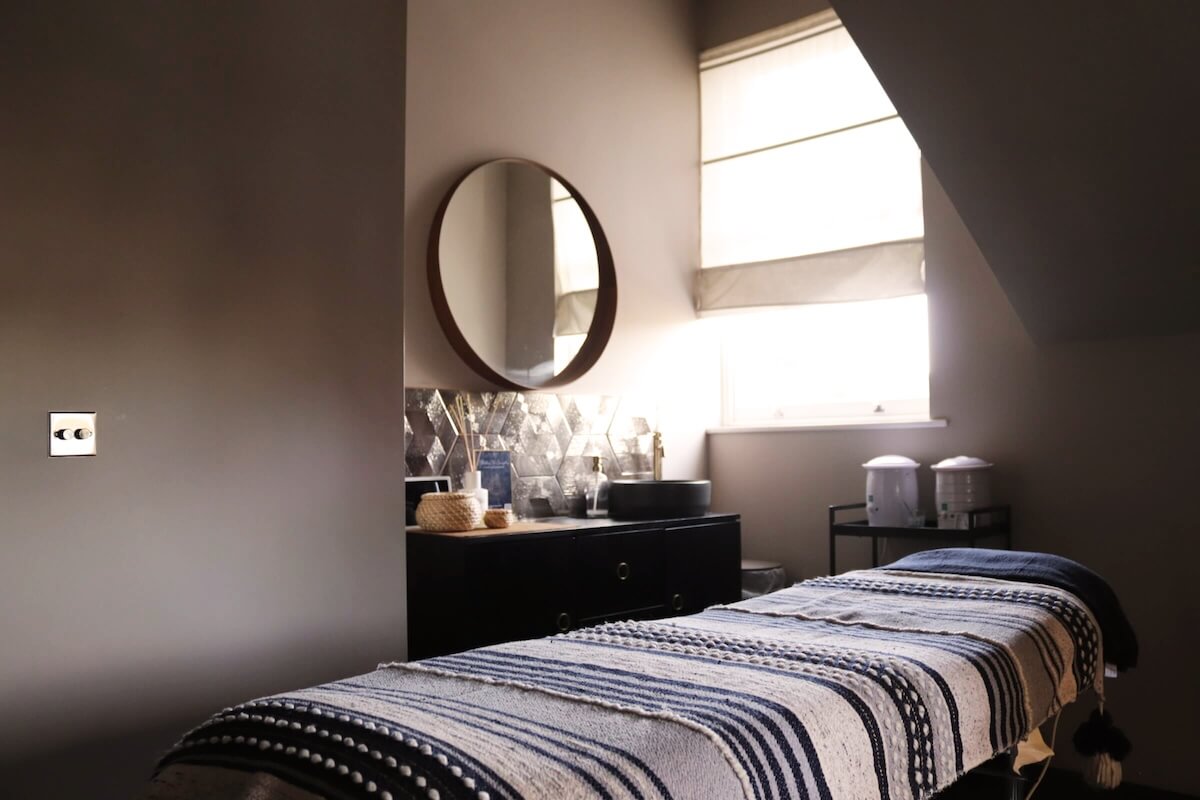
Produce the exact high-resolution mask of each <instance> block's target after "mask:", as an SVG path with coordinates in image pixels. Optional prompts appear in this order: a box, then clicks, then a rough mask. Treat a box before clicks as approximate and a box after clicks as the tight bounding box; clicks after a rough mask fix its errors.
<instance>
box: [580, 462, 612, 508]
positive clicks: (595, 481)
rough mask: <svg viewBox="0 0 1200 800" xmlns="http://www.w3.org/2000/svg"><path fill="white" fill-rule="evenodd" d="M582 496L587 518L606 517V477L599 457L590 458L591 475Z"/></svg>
mask: <svg viewBox="0 0 1200 800" xmlns="http://www.w3.org/2000/svg"><path fill="white" fill-rule="evenodd" d="M583 496H584V501H585V502H586V503H587V515H588V516H589V517H607V516H608V476H607V475H605V474H604V461H603V459H601V458H600V456H592V474H591V476H590V477H589V478H588V484H587V489H586V490H585V491H584V495H583Z"/></svg>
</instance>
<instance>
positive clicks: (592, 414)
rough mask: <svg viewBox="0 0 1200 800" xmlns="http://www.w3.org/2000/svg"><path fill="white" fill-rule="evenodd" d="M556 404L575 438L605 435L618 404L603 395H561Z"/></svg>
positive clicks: (613, 398)
mask: <svg viewBox="0 0 1200 800" xmlns="http://www.w3.org/2000/svg"><path fill="white" fill-rule="evenodd" d="M558 402H559V405H561V406H562V410H563V416H564V417H565V418H566V420H567V425H568V426H570V428H571V433H573V434H575V435H576V436H579V435H581V434H583V435H586V434H603V433H607V432H608V429H609V427H610V426H611V425H612V420H613V414H614V413H616V410H617V404H618V402H617V398H616V397H613V396H612V395H605V394H561V395H559V396H558Z"/></svg>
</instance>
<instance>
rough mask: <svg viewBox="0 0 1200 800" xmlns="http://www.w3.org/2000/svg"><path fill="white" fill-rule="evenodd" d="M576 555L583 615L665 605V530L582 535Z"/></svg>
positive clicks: (578, 598) (578, 595)
mask: <svg viewBox="0 0 1200 800" xmlns="http://www.w3.org/2000/svg"><path fill="white" fill-rule="evenodd" d="M576 554H577V558H576V573H575V574H576V576H577V577H578V584H577V589H576V607H577V608H578V610H579V617H580V618H581V619H586V618H590V617H602V616H606V615H610V614H618V613H620V612H623V611H634V610H637V609H645V608H650V607H652V606H658V605H661V604H662V597H663V586H664V585H665V581H666V558H665V544H664V539H663V531H661V530H648V531H634V532H630V533H604V534H588V535H586V536H580V537H579V540H578V541H577V542H576Z"/></svg>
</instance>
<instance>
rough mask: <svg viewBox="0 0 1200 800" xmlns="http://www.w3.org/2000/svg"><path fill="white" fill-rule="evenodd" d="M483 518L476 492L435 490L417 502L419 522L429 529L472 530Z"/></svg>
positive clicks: (440, 530) (444, 531)
mask: <svg viewBox="0 0 1200 800" xmlns="http://www.w3.org/2000/svg"><path fill="white" fill-rule="evenodd" d="M482 520H483V512H482V511H480V510H479V503H477V502H476V501H475V493H474V492H434V493H432V494H426V495H422V496H421V502H420V503H418V504H417V524H418V525H420V526H421V528H422V529H423V530H427V531H439V532H443V533H448V532H451V531H470V530H474V529H475V528H478V527H479V523H480V522H481V521H482Z"/></svg>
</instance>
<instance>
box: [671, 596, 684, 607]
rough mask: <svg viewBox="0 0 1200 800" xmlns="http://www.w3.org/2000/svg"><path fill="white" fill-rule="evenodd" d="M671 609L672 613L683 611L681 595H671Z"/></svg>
mask: <svg viewBox="0 0 1200 800" xmlns="http://www.w3.org/2000/svg"><path fill="white" fill-rule="evenodd" d="M671 609H672V610H673V611H683V595H681V594H673V595H671Z"/></svg>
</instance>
